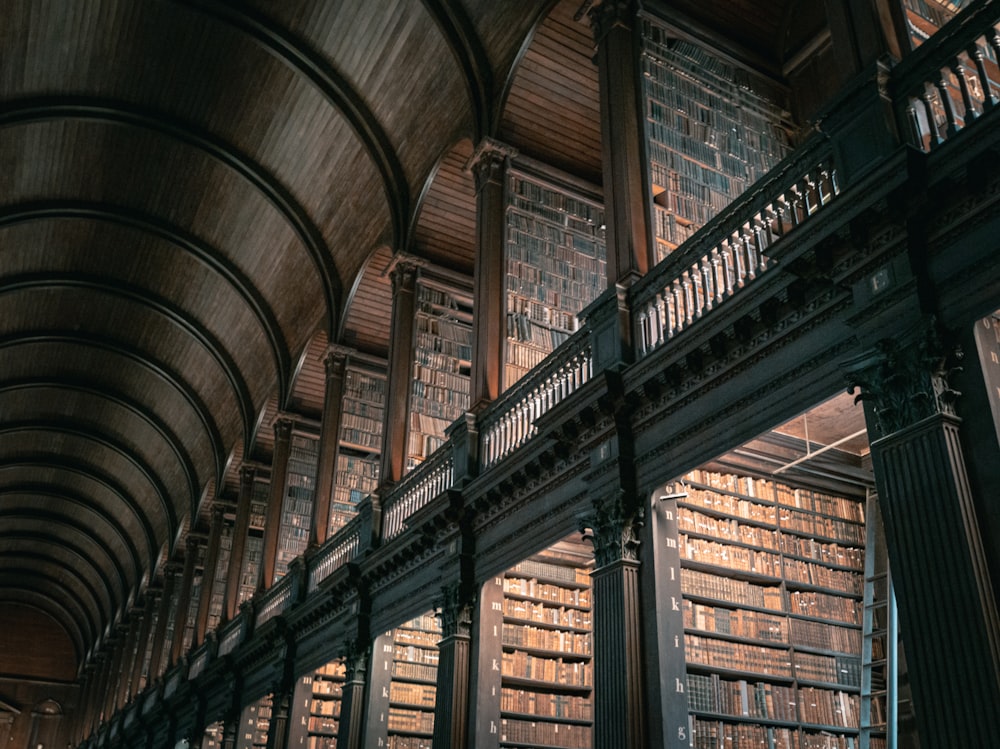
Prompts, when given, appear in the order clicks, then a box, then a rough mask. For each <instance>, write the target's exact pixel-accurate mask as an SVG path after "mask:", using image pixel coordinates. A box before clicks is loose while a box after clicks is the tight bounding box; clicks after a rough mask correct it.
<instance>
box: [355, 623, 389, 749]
mask: <svg viewBox="0 0 1000 749" xmlns="http://www.w3.org/2000/svg"><path fill="white" fill-rule="evenodd" d="M395 647H396V646H395V644H394V642H393V632H392V631H391V630H390V631H389V632H383V633H382V634H380V635H379V636H378V637H376V638H375V640H374V642H373V643H372V649H371V658H370V660H369V664H370V668H369V669H368V684H367V688H366V689H365V720H364V737H363V738H364V741H363V742H362V743H361V744H360V746H363V747H365V749H368V748H369V747H384V746H388V745H389V733H388V731H389V689H390V687H391V686H392V658H393V653H394V651H395Z"/></svg>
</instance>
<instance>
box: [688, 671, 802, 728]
mask: <svg viewBox="0 0 1000 749" xmlns="http://www.w3.org/2000/svg"><path fill="white" fill-rule="evenodd" d="M687 696H688V707H689V709H690V710H692V711H693V712H707V713H719V714H724V715H732V716H734V717H749V718H757V719H765V720H783V721H789V722H793V723H794V722H796V721H798V713H797V711H796V697H795V687H794V686H792V685H782V684H772V683H770V682H767V681H758V682H754V681H747V680H746V679H737V680H731V679H723V678H721V677H720V676H719V675H718V674H694V673H689V674H688V675H687Z"/></svg>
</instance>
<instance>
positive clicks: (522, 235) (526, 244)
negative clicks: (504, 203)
mask: <svg viewBox="0 0 1000 749" xmlns="http://www.w3.org/2000/svg"><path fill="white" fill-rule="evenodd" d="M518 223H527V224H529V225H530V228H529V229H528V230H523V229H521V228H519V227H517V226H512V224H518ZM604 252H605V250H604V246H603V243H601V242H600V241H598V240H596V239H595V238H593V237H592V236H590V235H586V236H581V235H580V234H573V233H571V232H569V231H567V230H566V229H565V228H564V227H554V226H552V225H550V224H547V223H545V222H543V221H537V222H536V221H533V220H532V219H531V218H528V217H524V216H521V215H520V214H516V213H512V214H511V216H510V221H509V222H508V227H507V251H506V253H505V258H506V268H507V275H508V276H510V277H512V278H515V279H522V280H524V281H526V282H528V283H532V284H546V283H550V282H551V281H552V279H556V278H562V279H568V280H571V281H578V282H580V283H586V284H591V283H596V282H597V281H598V280H600V278H601V277H602V275H603V274H604V272H605V265H606V261H605V259H604Z"/></svg>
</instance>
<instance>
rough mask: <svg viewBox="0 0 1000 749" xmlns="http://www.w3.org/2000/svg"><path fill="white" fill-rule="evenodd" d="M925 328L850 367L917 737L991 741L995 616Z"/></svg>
mask: <svg viewBox="0 0 1000 749" xmlns="http://www.w3.org/2000/svg"><path fill="white" fill-rule="evenodd" d="M953 354H954V352H953V350H950V349H949V347H948V346H946V345H945V344H944V343H943V342H942V339H941V331H939V330H938V329H936V328H935V327H934V326H933V324H925V325H924V326H922V327H921V328H920V329H918V330H917V331H914V333H913V334H911V335H910V336H901V337H897V338H894V339H891V340H889V339H886V340H883V341H881V342H879V344H878V345H877V347H876V348H875V350H873V351H871V352H870V353H869V354H868V355H866V356H864V357H861V358H859V359H857V360H855V361H853V362H851V363H850V364H849V366H848V372H849V375H848V376H849V379H850V382H851V386H852V390H853V389H854V388H856V387H860V389H861V396H860V397H861V398H862V399H864V401H865V416H866V420H867V422H868V432H869V435H870V437H871V451H872V465H873V468H874V471H875V481H876V484H877V487H878V496H879V504H880V506H881V509H882V514H883V519H884V522H885V530H886V543H887V546H888V552H889V564H890V567H891V569H892V571H893V583H894V585H895V589H896V597H897V602H898V610H899V619H900V627H901V632H902V637H903V642H904V645H905V647H906V656H907V668H908V674H909V680H910V685H911V687H912V692H913V704H914V712H915V714H916V717H917V723H918V726H919V728H920V741H921V744H922V745H924V744H926V745H927V746H988V745H990V744H991V743H992V742H995V736H996V710H997V706H998V705H1000V618H998V612H997V606H996V601H995V598H994V593H993V586H992V583H991V580H990V575H989V571H988V566H987V560H986V554H985V552H984V549H983V544H982V540H981V536H980V530H979V525H978V521H977V517H976V510H975V502H974V498H973V496H972V492H971V490H970V485H969V481H968V476H967V473H966V464H965V457H964V454H963V450H962V446H961V443H960V440H959V425H960V423H961V420H960V419H959V418H958V417H957V416H956V414H955V403H956V401H957V399H958V397H959V395H960V394H959V393H957V392H956V391H954V390H953V389H952V388H951V387H950V386H949V383H950V378H951V375H952V373H953V368H954V365H955V359H954V356H953Z"/></svg>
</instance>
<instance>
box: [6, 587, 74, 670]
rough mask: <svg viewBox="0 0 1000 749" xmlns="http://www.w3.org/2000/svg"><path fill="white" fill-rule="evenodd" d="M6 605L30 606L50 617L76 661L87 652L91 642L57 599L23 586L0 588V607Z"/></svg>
mask: <svg viewBox="0 0 1000 749" xmlns="http://www.w3.org/2000/svg"><path fill="white" fill-rule="evenodd" d="M6 604H21V605H24V606H31V607H33V608H36V609H38V610H39V611H41V612H43V613H45V614H46V615H48V616H50V617H51V618H52V619H53V620H54V621H55V622H56V623H57V624H59V626H61V627H62V628H63V629H64V630H66V632H67V634H68V635H69V638H70V640H71V642H72V643H73V647H74V649H75V650H76V658H77V660H78V661H79V660H80V659H81V658H82V657H83V654H84V653H85V652H86V651H87V648H88V645H89V644H91V641H90V640H88V639H87V637H86V635H85V633H84V632H83V630H82V629H81V628H80V624H79V622H78V621H76V619H75V618H74V617H73V615H72V613H71V612H70V611H69V610H68V609H67V608H66V606H65V605H63V604H62V603H61V602H60V600H59V598H54V597H52V596H49V595H46V594H44V593H40V592H39V591H37V590H32V589H31V588H28V587H25V586H23V585H16V586H9V585H5V586H0V606H4V605H6ZM74 665H75V664H74Z"/></svg>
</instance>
